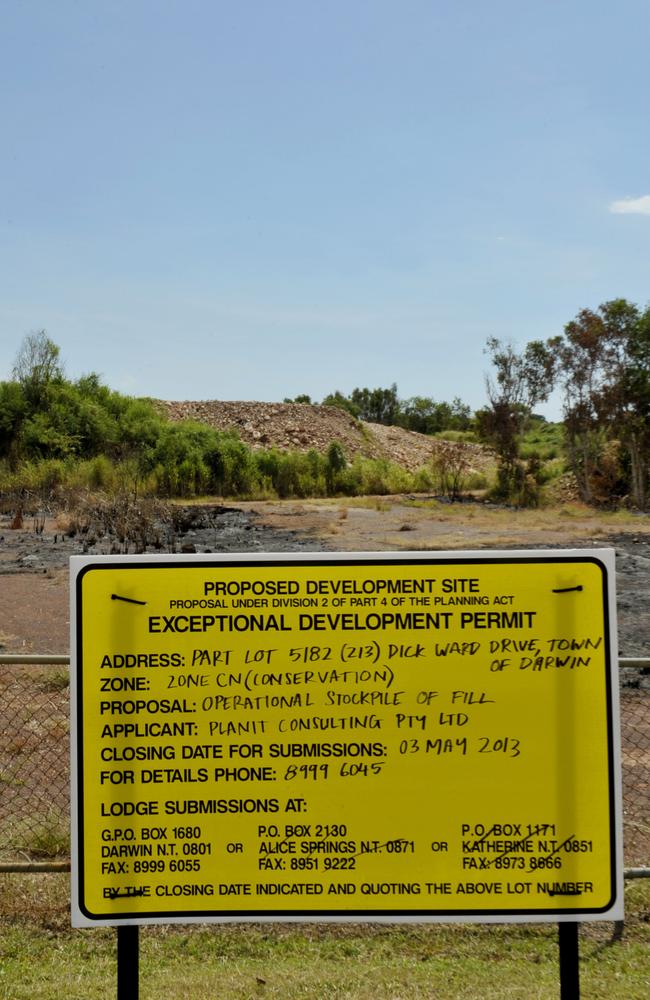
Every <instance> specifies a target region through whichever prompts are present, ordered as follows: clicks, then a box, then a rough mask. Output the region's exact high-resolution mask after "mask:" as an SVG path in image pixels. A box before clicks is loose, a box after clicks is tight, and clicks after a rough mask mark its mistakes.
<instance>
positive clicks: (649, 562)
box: [0, 497, 650, 656]
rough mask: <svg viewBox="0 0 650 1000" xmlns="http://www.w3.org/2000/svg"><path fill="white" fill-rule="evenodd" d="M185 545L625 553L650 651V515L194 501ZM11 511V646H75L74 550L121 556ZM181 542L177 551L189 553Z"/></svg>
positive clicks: (622, 585)
mask: <svg viewBox="0 0 650 1000" xmlns="http://www.w3.org/2000/svg"><path fill="white" fill-rule="evenodd" d="M187 511H188V517H187V523H186V527H185V531H184V534H183V537H182V539H181V541H182V542H183V547H184V548H185V549H186V550H189V551H196V552H214V553H219V552H264V551H275V552H292V551H322V550H328V551H336V550H340V551H344V552H355V551H356V552H385V551H416V550H427V551H429V550H448V549H453V550H457V549H470V550H471V549H488V548H490V549H492V548H504V549H514V548H546V547H548V548H559V547H561V548H573V547H579V548H583V547H591V548H594V547H596V548H608V547H612V548H614V549H615V550H616V557H617V591H618V618H619V650H620V654H621V655H622V656H650V517H649V516H648V515H639V516H633V515H631V514H603V513H598V512H595V511H593V510H590V509H589V508H586V507H584V508H583V507H580V506H577V505H572V506H570V507H564V508H561V509H557V508H553V509H551V508H544V509H542V510H532V511H531V510H519V511H513V510H509V509H504V508H497V507H490V506H489V505H485V504H466V503H463V504H445V503H440V502H438V501H435V500H427V499H426V498H423V497H375V498H363V499H355V500H348V499H345V500H329V501H323V500H313V501H307V500H305V501H287V500H285V501H277V502H273V501H256V502H232V503H230V502H229V503H228V506H227V507H224V506H217V505H210V504H204V505H200V506H199V505H195V506H192V507H188V508H187ZM10 523H11V522H10V518H9V517H8V516H5V517H0V652H25V653H28V652H40V653H67V652H68V645H69V598H68V586H67V584H68V578H67V570H68V558H69V556H70V555H80V554H82V553H86V554H89V555H92V554H103V553H108V552H110V545H109V544H108V542H105V541H104V540H103V539H101V538H100V539H96V540H95V541H94V542H93V544H88V540H87V538H84V536H81V535H76V536H74V537H68V536H67V535H65V534H64V533H63V531H62V529H61V527H60V525H59V524H58V523H57V521H56V520H54V519H48V520H47V521H46V523H45V529H44V531H43V532H42V533H41V534H37V533H36V531H35V530H34V527H33V526H32V524H30V523H29V522H28V521H27V520H26V521H25V526H24V527H23V528H22V529H20V530H16V531H14V530H11V528H10ZM180 548H181V546H180V544H179V547H178V550H179V551H180Z"/></svg>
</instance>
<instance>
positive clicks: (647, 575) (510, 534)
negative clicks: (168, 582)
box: [0, 497, 650, 866]
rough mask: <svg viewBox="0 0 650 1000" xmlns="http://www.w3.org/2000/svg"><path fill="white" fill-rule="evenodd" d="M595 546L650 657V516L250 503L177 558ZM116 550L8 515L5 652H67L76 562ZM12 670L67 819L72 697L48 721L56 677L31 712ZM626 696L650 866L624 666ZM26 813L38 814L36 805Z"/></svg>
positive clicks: (207, 511) (3, 569)
mask: <svg viewBox="0 0 650 1000" xmlns="http://www.w3.org/2000/svg"><path fill="white" fill-rule="evenodd" d="M584 547H588V548H608V547H612V548H614V549H615V551H616V561H617V604H618V627H619V653H620V655H621V656H627V657H631V656H637V657H643V656H646V657H649V656H650V517H648V516H637V517H635V516H633V515H630V514H625V515H618V514H610V515H607V514H602V513H596V512H594V511H591V510H589V509H587V508H580V507H578V506H571V507H566V508H563V509H561V510H558V509H554V510H551V509H544V510H540V511H512V510H505V509H499V508H495V507H489V506H487V505H483V504H443V503H440V502H438V501H433V500H427V499H426V498H422V497H419V498H415V497H412V498H408V497H382V498H365V499H362V500H339V501H302V502H296V501H283V502H252V503H243V502H241V503H230V504H229V505H228V506H227V507H223V506H217V505H214V504H212V505H209V504H205V505H195V506H193V507H191V508H187V518H186V524H185V530H184V533H183V535H182V538H180V539H179V540H178V549H177V551H181V550H183V551H189V552H213V553H219V552H260V553H262V552H266V551H271V552H295V551H323V550H326V551H330V550H331V551H336V550H339V551H344V552H355V551H358V552H370V551H375V552H381V551H391V550H392V551H405V552H406V551H415V550H427V551H430V550H458V549H468V550H472V549H497V548H504V549H521V548H584ZM110 551H111V549H110V543H109V542H108V541H107V540H103V539H101V538H99V539H95V540H94V541H93V543H92V544H89V541H88V538H87V537H83V536H79V535H75V536H74V537H69V536H67V535H65V534H63V533H62V531H61V528H60V525H59V524H58V523H57V522H56V521H55V520H48V521H46V524H45V529H44V531H43V532H42V533H40V534H38V533H36V531H35V530H34V528H33V526H31V525H30V524H28V523H26V525H25V527H24V528H23V529H21V530H17V531H14V530H11V528H10V520H9V518H8V517H5V518H0V653H34V652H38V653H61V654H67V653H68V650H69V618H70V615H69V597H68V558H69V556H70V555H75V554H82V553H86V554H89V555H90V554H93V553H94V554H106V553H109V552H110ZM9 669H10V668H1V667H0V689H1V691H2V697H3V703H4V704H5V706H6V705H7V704H8V703H9V701H10V700H11V698H12V697H14V698H15V699H17V704H19V706H20V705H21V704H22V707H19V709H18V713H19V716H20V718H19V719H18V722H19V726H18V728H19V730H20V731H21V733H23V735H24V734H25V733H26V732H27V731H28V730H29V734H30V736H29V739H30V741H31V742H29V745H28V743H25V744H24V745H22V744H21V746H20V747H13V748H10V749H11V756H12V760H13V761H14V762H18V761H19V760H22V761H24V762H25V763H27V758H28V757H31V758H32V761H33V762H38V767H37V768H36V770H37V772H38V773H39V774H40V775H41V777H42V786H43V787H42V788H41V789H40V792H41V794H42V796H43V800H44V801H45V800H47V801H49V802H53V801H54V799H56V801H57V804H58V805H59V807H60V808H61V810H62V813H64V812H65V811H66V810H67V808H68V802H67V795H68V792H67V773H64V771H65V768H62V767H61V751H60V741H61V737H62V732H63V730H62V729H61V727H62V726H65V719H66V717H67V708H66V706H64V705H63V701H64V700H65V698H64V692H63V691H59V690H57V691H55V692H54V697H55V698H58V699H59V700H61V706H59V709H60V711H59V715H60V717H61V718H60V719H58V721H55V720H54V719H51V718H48V717H46V715H45V714H43V718H40V716H39V709H38V705H39V704H40V702H39V699H40V698H41V697H42V696H45V695H47V693H48V691H50V695H48V697H49V698H50V701H51V697H52V692H51V686H50V685H49V682H48V681H47V679H45V678H44V677H40V678H36V676H35V678H34V682H35V684H36V688H37V690H36V689H35V692H34V697H33V698H31V710H30V711H27V710H26V709H25V705H24V694H21V693H20V692H19V691H18V689H17V686H16V678H15V677H13V676H10V674H9V672H8V671H9ZM30 669H34V670H37V669H39V670H42V669H44V668H30ZM14 689H15V690H14ZM621 700H622V712H621V716H622V727H623V775H624V777H623V783H624V798H625V803H626V805H625V821H626V864H627V865H628V866H630V865H632V866H634V865H649V864H650V777H649V776H650V672H649V671H647V670H646V671H645V672H644V671H639V670H638V669H637V670H633V671H632V670H630V671H624V672H623V678H622V686H621ZM26 711H27V714H25V712H26ZM21 712H22V713H23V715H20V713H21ZM43 713H45V709H43ZM23 716H24V718H23ZM30 727H31V728H30ZM52 727H54V728H52ZM32 730H33V732H32ZM50 737H52V738H50ZM20 738H21V739H22V738H23V737H22V736H21V737H20ZM32 744H33V745H32ZM52 754H53V755H54V758H52ZM48 755H49V756H48ZM52 759H54V764H53V763H52ZM56 761H58V762H59V763H58V765H56ZM55 765H56V766H55ZM12 766H13V765H12ZM53 768H54V770H55V771H56V774H57V777H58V778H60V779H61V788H60V790H59V791H57V792H56V793H55V792H54V788H53V786H52V783H51V777H50V775H52V773H53ZM33 773H34V767H32V766H31V765H30V774H32V775H33ZM19 787H20V782H18V781H17V782H16V790H15V794H16V801H15V802H14V804H13V806H12V813H13V815H16V813H17V812H18V811H19V806H18V798H19V796H18V792H19ZM25 791H27V789H25ZM36 791H37V790H36ZM64 800H65V801H64ZM5 805H8V803H5ZM23 808H24V809H25V810H29V809H30V808H32V807H31V806H30V805H29V804H28V800H27V799H25V804H24V806H23ZM0 847H1V845H0Z"/></svg>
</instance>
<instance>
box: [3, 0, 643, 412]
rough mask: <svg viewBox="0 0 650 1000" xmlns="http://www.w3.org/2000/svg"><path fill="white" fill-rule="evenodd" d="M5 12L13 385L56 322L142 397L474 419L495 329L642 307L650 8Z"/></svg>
mask: <svg viewBox="0 0 650 1000" xmlns="http://www.w3.org/2000/svg"><path fill="white" fill-rule="evenodd" d="M2 21H3V24H2V33H1V36H0V56H1V58H0V112H1V115H2V124H3V130H2V131H3V154H2V156H1V157H0V196H1V197H2V211H1V212H0V282H1V285H2V294H1V295H0V330H1V335H0V378H6V377H9V374H10V372H11V367H12V364H13V360H14V358H15V355H16V352H17V350H18V348H19V346H20V342H21V340H22V338H23V336H24V335H25V334H26V333H29V332H31V331H33V330H39V329H45V330H47V332H48V334H49V336H50V337H51V338H52V339H53V340H54V341H55V342H56V343H57V344H58V345H59V346H60V347H61V350H62V355H63V358H64V360H65V363H66V370H67V372H68V374H69V375H70V376H71V377H76V376H78V375H81V374H83V373H86V372H89V371H97V372H99V373H100V374H101V375H102V376H103V378H104V380H105V381H106V382H107V383H108V384H109V385H111V386H112V387H113V388H116V389H120V390H121V391H124V392H128V393H130V394H133V395H151V396H156V397H161V398H166V399H265V400H281V399H283V398H284V397H285V396H294V395H296V394H297V393H303V392H305V393H309V394H310V395H311V396H312V398H313V399H315V400H320V399H322V397H323V396H324V395H326V394H327V393H328V392H330V391H333V390H335V389H340V390H341V391H342V392H346V393H347V392H350V391H351V390H352V389H353V388H354V387H355V386H369V387H371V388H372V387H375V386H388V385H390V384H391V383H393V382H396V383H397V386H398V392H399V395H400V397H402V398H407V397H409V396H412V395H416V394H417V395H426V396H433V397H434V398H435V399H437V400H441V399H451V398H452V397H454V396H460V397H461V398H462V399H463V400H464V401H465V402H467V403H469V404H470V405H471V406H472V407H478V406H480V405H482V404H483V402H484V400H485V390H484V375H485V373H486V371H487V368H488V364H487V360H486V357H485V355H484V353H483V348H484V346H485V343H486V340H487V338H488V337H490V336H496V337H499V338H501V339H504V340H511V341H512V342H514V344H515V345H521V346H523V345H524V344H525V343H526V342H527V341H528V340H531V339H534V338H545V337H547V336H552V335H555V334H557V333H560V332H561V330H562V328H563V326H564V324H565V323H566V322H568V321H569V320H570V319H571V318H573V316H574V315H575V314H576V313H577V311H578V310H579V309H581V308H583V307H586V306H590V307H596V306H597V305H598V304H599V303H601V302H603V301H606V300H607V299H610V298H614V297H619V296H624V297H626V298H628V299H630V300H631V301H633V302H637V303H639V304H641V305H645V304H646V303H647V301H648V299H649V298H650V295H649V294H648V278H649V267H648V264H649V261H650V155H649V154H650V133H649V132H648V129H647V104H648V90H649V85H648V82H647V38H648V31H649V29H650V7H649V6H648V4H647V2H645V0H644V2H630V0H622V2H620V3H618V4H617V5H615V6H613V5H612V4H611V3H610V2H601V0H588V2H586V0H584V2H583V0H577V2H571V0H565V2H561V3H560V2H555V0H545V2H543V3H542V2H531V3H522V2H521V0H518V2H511V0H490V2H489V3H487V2H484V0H480V2H479V0H466V2H463V0H456V2H452V0H429V2H424V0H400V2H397V0H345V2H343V0H320V2H312V0H273V2H271V0H268V2H262V0H239V2H237V3H234V2H229V3H225V2H221V0H213V2H208V0H182V2H177V0H155V2H154V0H128V2H127V0H101V2H100V0H84V2H82V0H78V2H73V0H57V3H52V2H51V0H47V2H45V0H5V3H4V4H3V11H2ZM548 413H549V415H550V416H553V415H554V412H553V408H552V407H551V409H550V410H549V411H548Z"/></svg>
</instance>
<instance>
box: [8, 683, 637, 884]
mask: <svg viewBox="0 0 650 1000" xmlns="http://www.w3.org/2000/svg"><path fill="white" fill-rule="evenodd" d="M68 677H69V674H68V667H67V666H65V665H58V666H51V665H48V666H45V665H34V664H28V665H25V664H17V663H13V664H7V663H5V664H0V861H2V862H6V861H9V862H14V861H15V862H21V861H29V860H32V861H33V860H36V861H38V860H39V859H44V858H67V857H68V856H69V850H70V835H69V834H70V752H69V711H70V699H69V687H68ZM620 694H621V756H622V771H623V819H624V847H625V867H626V868H650V669H649V668H648V667H632V668H630V667H624V668H622V669H621V671H620Z"/></svg>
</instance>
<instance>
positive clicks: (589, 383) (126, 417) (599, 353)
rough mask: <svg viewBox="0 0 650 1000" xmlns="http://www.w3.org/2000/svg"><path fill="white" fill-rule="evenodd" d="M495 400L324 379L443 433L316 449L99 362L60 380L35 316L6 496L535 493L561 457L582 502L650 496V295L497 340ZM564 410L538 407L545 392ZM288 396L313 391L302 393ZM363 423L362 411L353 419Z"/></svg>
mask: <svg viewBox="0 0 650 1000" xmlns="http://www.w3.org/2000/svg"><path fill="white" fill-rule="evenodd" d="M486 354H487V355H488V357H489V360H490V363H491V365H492V375H491V376H490V377H488V378H487V379H486V392H487V399H488V403H487V405H486V406H485V407H483V408H482V409H480V410H478V411H477V412H476V413H474V414H472V413H471V411H470V409H469V407H468V406H466V405H465V404H464V403H463V402H462V401H461V400H460V399H458V398H455V399H454V400H453V401H452V402H451V403H448V402H440V401H438V402H437V401H435V400H434V399H432V398H430V397H427V396H414V397H411V398H410V399H406V400H401V399H400V398H399V396H398V393H397V386H396V385H395V384H393V385H391V386H390V387H389V388H376V389H368V388H357V389H354V390H353V391H352V393H350V395H348V396H346V395H344V394H343V393H342V392H340V391H339V390H336V391H335V392H333V393H330V394H329V395H328V396H326V397H325V399H324V400H323V405H326V406H333V407H338V408H340V409H343V410H345V411H346V412H347V413H349V414H351V415H352V417H354V418H355V419H358V420H360V421H370V422H372V423H374V424H379V425H385V426H388V425H392V426H395V427H399V428H402V430H406V431H417V432H418V433H419V434H424V435H428V436H430V437H431V439H432V442H433V440H434V439H435V440H436V441H438V442H439V443H440V439H441V438H444V439H445V441H446V442H447V443H448V446H447V450H446V451H445V450H444V449H442V450H441V449H440V447H439V446H438V447H437V448H436V449H435V451H434V450H433V449H432V455H435V458H432V460H431V461H429V463H428V465H426V466H423V467H422V468H420V469H416V470H413V469H412V468H409V469H407V468H406V467H405V466H404V465H403V464H397V463H396V462H391V461H389V460H387V459H378V458H368V457H363V456H362V455H359V454H357V455H346V454H345V451H344V449H343V447H342V446H341V444H339V443H338V442H337V441H331V442H330V444H329V446H328V447H327V448H326V450H325V451H323V452H319V451H317V450H315V449H311V450H309V451H304V450H293V451H292V450H280V449H278V448H274V447H267V448H254V449H253V448H251V447H249V446H248V445H246V444H245V443H244V442H243V441H241V440H240V439H239V437H238V436H237V435H236V434H235V433H234V432H229V431H218V430H216V429H215V428H213V427H210V426H208V425H207V424H205V423H199V422H196V421H191V420H181V421H172V420H170V419H169V418H168V416H167V415H166V414H164V413H163V409H162V407H161V406H160V405H158V404H156V402H155V401H153V400H147V399H135V398H131V397H128V396H124V395H121V394H120V393H118V392H115V391H113V390H111V389H109V388H108V387H107V386H105V385H103V383H102V381H101V379H100V377H99V376H98V375H97V374H94V373H92V374H90V375H85V376H83V377H82V378H79V379H77V380H75V381H71V380H70V379H68V378H66V376H65V373H64V370H63V366H62V363H61V361H60V351H59V348H58V347H57V345H56V344H54V343H53V342H52V341H51V340H50V339H49V337H48V336H47V334H46V332H45V331H44V330H41V331H39V332H37V333H33V334H30V335H29V336H27V337H26V338H25V339H24V341H23V344H22V346H21V348H20V350H19V352H18V355H17V357H16V361H15V365H14V369H13V372H12V379H11V380H10V381H5V382H0V495H2V496H4V497H8V498H9V502H10V504H11V503H12V502H13V504H14V506H18V507H20V504H19V503H16V501H20V498H21V497H22V498H25V497H27V496H32V497H37V498H53V499H54V500H56V499H57V498H58V499H61V498H62V497H63V498H65V497H66V495H67V496H68V497H69V496H74V495H75V494H77V495H78V494H79V493H80V492H84V491H85V492H88V491H95V492H97V491H101V492H103V493H108V494H112V495H115V494H120V493H125V492H126V493H130V494H131V495H136V496H143V495H144V496H151V497H160V498H193V497H199V496H206V495H218V496H223V497H232V498H235V497H237V498H243V499H272V498H281V499H283V498H307V497H328V496H340V497H345V496H363V495H371V494H375V495H377V494H379V495H381V494H391V493H409V492H428V491H437V492H439V493H442V494H445V495H447V496H448V497H449V498H451V499H454V500H456V499H460V498H461V497H462V495H463V493H465V492H467V491H468V490H479V489H480V490H482V491H483V493H484V494H485V495H486V497H487V498H488V499H491V500H494V501H496V502H499V503H506V504H509V505H511V506H515V507H535V506H538V505H539V504H540V503H542V502H543V501H544V500H545V489H544V487H545V486H546V485H547V484H548V483H549V482H550V481H552V480H554V479H555V478H557V477H559V476H561V475H563V474H564V473H566V472H567V471H568V472H569V473H570V475H571V480H572V483H573V486H574V490H575V495H576V498H577V499H580V500H582V501H583V502H584V503H587V504H593V505H599V506H606V507H616V506H629V507H634V508H636V509H639V510H645V509H647V507H648V504H649V503H650V490H649V480H650V307H648V308H646V309H645V310H641V309H639V308H638V307H637V306H635V305H633V304H632V303H629V302H627V301H626V300H625V299H615V300H612V301H610V302H605V303H603V304H602V305H600V306H599V307H598V308H597V309H596V310H590V309H584V310H582V311H581V312H580V313H579V314H578V315H577V317H576V318H575V319H574V320H572V321H571V322H570V323H567V325H566V326H565V328H564V333H563V334H562V335H561V336H557V337H553V338H551V339H549V340H547V341H546V342H542V341H531V342H530V343H528V344H526V346H525V348H524V349H523V350H522V351H520V352H518V351H516V350H515V349H514V347H512V345H509V344H504V343H502V342H501V341H499V340H498V339H496V338H490V339H489V340H488V342H487V346H486ZM554 390H555V391H558V392H559V393H560V394H561V397H562V406H563V418H564V419H563V421H562V423H561V424H549V423H547V422H546V421H545V420H544V419H543V418H542V417H539V416H535V413H534V409H535V407H536V406H537V405H538V404H540V403H543V402H544V401H545V400H547V399H548V397H549V395H550V393H551V392H552V391H554ZM285 402H286V403H291V402H293V403H303V404H304V403H311V399H310V398H309V396H306V395H299V396H296V397H295V399H293V400H285ZM359 426H360V427H361V428H362V429H365V430H367V424H359ZM476 442H480V443H482V444H484V445H486V446H488V447H489V448H490V449H491V454H492V455H493V456H494V462H493V472H492V474H491V475H490V476H487V475H486V474H485V472H483V471H482V472H481V474H480V476H479V477H478V478H477V476H476V470H473V469H472V463H471V457H470V455H469V449H471V448H472V447H474V448H475V447H476Z"/></svg>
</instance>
